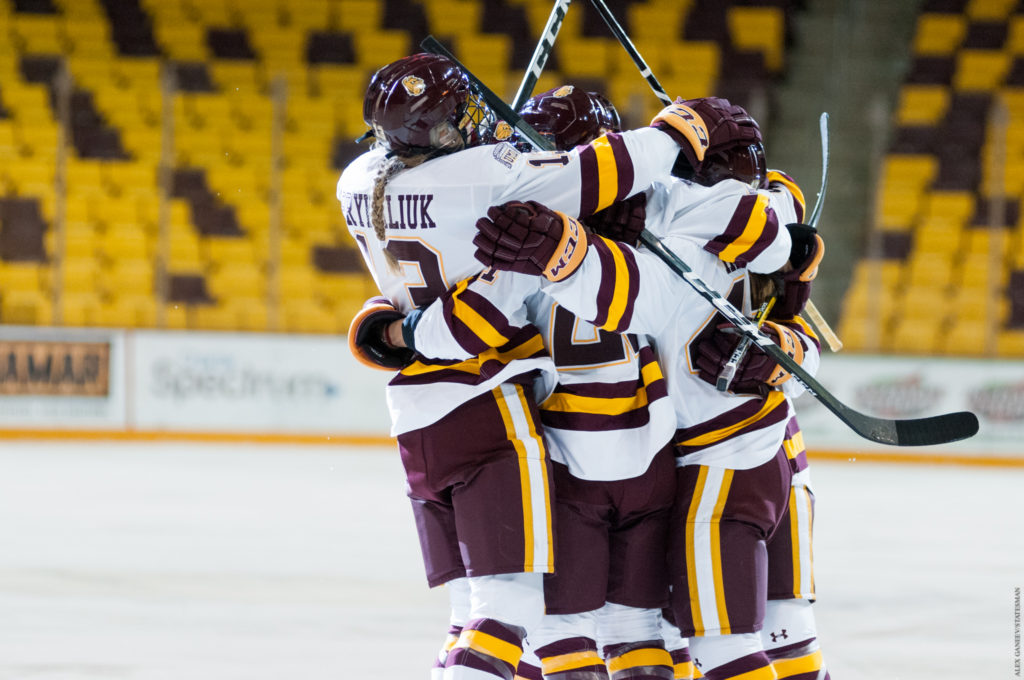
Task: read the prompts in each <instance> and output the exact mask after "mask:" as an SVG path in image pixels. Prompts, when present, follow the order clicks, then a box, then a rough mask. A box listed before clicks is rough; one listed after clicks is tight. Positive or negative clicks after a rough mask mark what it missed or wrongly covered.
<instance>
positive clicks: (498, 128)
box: [494, 120, 512, 142]
mask: <svg viewBox="0 0 1024 680" xmlns="http://www.w3.org/2000/svg"><path fill="white" fill-rule="evenodd" d="M511 136H512V126H511V125H509V124H508V123H506V122H505V121H503V120H499V121H498V124H497V125H495V126H494V138H495V139H497V140H498V141H499V142H504V141H505V140H506V139H508V138H509V137H511Z"/></svg>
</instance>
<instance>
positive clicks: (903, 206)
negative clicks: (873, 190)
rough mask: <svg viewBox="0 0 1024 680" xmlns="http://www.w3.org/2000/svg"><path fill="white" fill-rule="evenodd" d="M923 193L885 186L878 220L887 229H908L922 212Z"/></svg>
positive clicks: (882, 227) (881, 226) (880, 225)
mask: <svg viewBox="0 0 1024 680" xmlns="http://www.w3.org/2000/svg"><path fill="white" fill-rule="evenodd" d="M921 203H922V201H921V194H920V193H917V192H908V191H906V190H902V189H900V188H897V187H891V186H888V185H887V186H885V187H884V188H883V193H882V195H881V197H880V202H879V206H878V214H877V222H878V225H879V227H880V228H881V229H884V230H887V231H907V230H909V229H910V228H911V227H912V226H913V224H914V220H915V219H916V218H917V216H918V215H919V214H920V210H921Z"/></svg>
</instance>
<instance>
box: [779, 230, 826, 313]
mask: <svg viewBox="0 0 1024 680" xmlns="http://www.w3.org/2000/svg"><path fill="white" fill-rule="evenodd" d="M786 228H787V229H788V230H789V235H790V238H791V239H792V241H793V247H792V249H791V250H790V254H789V264H790V267H791V269H790V270H789V271H787V272H784V273H782V274H781V275H779V276H778V281H779V284H781V285H779V288H780V289H781V290H782V295H781V296H780V297H779V299H778V301H776V303H775V306H774V307H773V308H772V311H771V314H769V315H768V318H770V319H780V320H787V319H792V318H793V317H794V316H796V315H798V314H800V312H802V311H803V310H804V306H805V305H806V304H807V300H809V299H810V297H811V282H812V281H814V277H816V276H817V275H818V265H819V264H821V258H822V257H823V256H824V255H825V242H824V241H823V240H822V238H821V236H820V235H819V234H818V231H817V230H816V229H815V228H814V227H812V226H810V225H808V224H787V225H786Z"/></svg>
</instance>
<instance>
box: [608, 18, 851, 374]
mask: <svg viewBox="0 0 1024 680" xmlns="http://www.w3.org/2000/svg"><path fill="white" fill-rule="evenodd" d="M590 4H592V5H593V6H594V8H595V9H596V10H597V11H598V13H599V14H600V15H601V18H602V19H604V23H605V24H606V25H607V26H608V29H609V30H610V31H611V32H612V35H614V36H615V39H616V40H618V41H619V44H620V45H622V47H623V49H625V50H626V53H627V54H628V55H629V57H630V58H631V59H632V60H633V63H634V64H636V67H637V69H639V70H640V75H642V76H643V77H644V78H645V79H646V80H647V83H648V84H649V85H650V86H651V89H652V90H653V91H654V94H655V95H656V96H657V97H658V99H660V100H661V101H662V103H664V104H671V103H672V98H671V97H670V96H669V94H668V92H666V91H665V88H664V87H662V85H661V83H660V82H658V79H657V78H656V77H655V76H654V74H653V73H652V72H651V67H650V66H649V65H648V64H647V62H646V61H645V60H644V58H643V56H642V55H641V54H640V52H639V50H637V49H636V45H634V44H633V41H632V40H630V39H629V36H628V35H626V31H625V30H624V29H623V28H622V24H620V23H619V20H618V19H616V18H615V15H614V14H612V12H611V10H610V9H608V5H607V4H605V2H604V0H590ZM819 127H820V128H821V152H822V169H821V190H820V191H819V192H818V199H817V202H816V203H815V205H814V210H813V211H812V213H811V218H810V221H809V224H810V225H811V226H812V227H817V224H818V218H819V217H820V216H821V207H822V203H823V199H824V198H825V190H826V189H827V188H828V114H827V113H823V114H821V120H820V126H819ZM804 311H805V312H806V313H807V318H808V320H809V321H810V322H811V324H812V325H813V326H814V328H815V329H816V330H817V331H818V334H819V335H821V336H822V337H823V338H824V339H825V342H826V343H827V344H828V347H829V349H831V350H832V351H833V352H838V351H839V350H840V349H842V347H843V343H842V342H841V341H840V340H839V336H838V335H836V333H835V331H833V330H832V327H831V326H829V325H828V322H827V321H825V317H823V316H822V315H821V312H820V311H818V308H817V307H816V306H815V305H814V302H813V301H811V300H808V301H807V304H806V305H805V307H804ZM748 347H749V344H747V343H743V342H741V343H740V344H739V345H738V346H737V347H736V349H735V351H734V353H733V357H732V358H730V361H729V363H733V361H732V359H733V358H734V359H735V360H736V361H735V363H734V364H733V369H732V370H733V372H735V370H736V369H735V367H736V365H738V364H739V362H740V361H741V360H742V359H743V355H744V354H746V352H747V349H748ZM728 365H729V364H727V365H726V368H728ZM724 372H725V370H723V373H724ZM728 384H729V380H725V381H724V382H723V380H722V376H721V375H720V376H719V379H718V381H717V385H718V389H720V390H723V391H724V390H725V389H727V388H728Z"/></svg>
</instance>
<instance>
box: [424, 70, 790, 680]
mask: <svg viewBox="0 0 1024 680" xmlns="http://www.w3.org/2000/svg"><path fill="white" fill-rule="evenodd" d="M552 92H558V90H556V91H552ZM545 95H548V96H550V95H551V93H545ZM563 97H564V98H562V99H560V98H558V97H551V101H552V102H554V103H555V104H556V105H559V108H560V110H563V111H570V110H571V109H572V105H573V102H572V101H571V99H570V98H569V97H566V96H565V95H563ZM712 102H714V104H715V105H716V106H718V107H720V109H721V110H728V108H729V107H728V103H727V102H724V103H722V102H721V100H709V101H706V102H703V103H702V105H703V106H711V105H712ZM739 112H740V113H742V116H741V115H739V114H737V113H734V115H732V116H728V117H725V116H720V117H719V119H718V120H716V122H720V121H721V120H724V119H725V118H728V119H729V121H730V124H735V122H736V121H737V120H741V121H745V122H746V125H748V126H750V128H751V129H753V130H755V131H756V124H754V123H753V121H751V120H750V119H749V117H746V116H745V112H742V110H739ZM707 118H708V116H707V115H705V119H707ZM531 122H533V123H534V124H535V125H537V127H538V129H540V130H542V131H545V132H550V130H552V129H558V130H564V131H566V132H568V133H570V135H571V133H572V132H574V129H573V127H572V126H565V125H563V126H562V127H556V126H555V125H554V124H555V123H558V122H559V121H557V120H555V121H549V120H545V119H543V118H541V119H539V120H532V121H531ZM752 142H753V143H752ZM740 148H742V149H744V150H747V149H748V148H753V149H754V150H756V151H758V152H760V142H759V135H758V136H756V137H753V138H747V139H746V140H745V143H744V144H742V145H740ZM712 150H714V147H712ZM709 153H710V151H709ZM742 155H743V154H742V153H737V154H736V156H737V157H740V156H742ZM752 158H754V159H755V160H756V159H758V158H759V159H760V164H757V163H753V165H752V167H754V168H755V169H757V174H754V175H752V176H750V177H747V178H745V179H746V182H748V183H750V182H753V183H755V184H756V183H757V182H758V180H759V178H760V177H761V176H763V175H764V168H763V154H760V155H759V156H757V155H755V156H752ZM781 184H783V185H785V182H782V183H781ZM794 191H796V192H798V190H796V189H795V185H794ZM730 192H731V196H732V201H733V202H732V204H731V205H732V209H731V211H729V212H724V213H723V212H722V210H723V207H725V205H729V204H728V198H727V197H728V196H729V195H730ZM686 193H687V194H688V195H689V197H690V200H691V201H693V202H696V201H697V198H696V197H697V196H698V195H702V200H703V201H704V202H705V206H704V208H703V209H704V216H705V218H707V216H708V214H714V213H717V217H718V222H715V223H714V229H711V227H712V224H711V223H708V222H705V223H704V224H703V227H704V229H705V231H707V230H709V229H710V230H711V231H709V232H708V234H707V235H706V238H711V239H712V243H710V244H709V245H708V249H709V250H713V251H714V252H718V253H719V254H721V255H722V256H723V257H729V258H731V259H732V261H734V262H736V261H738V262H740V263H750V262H758V263H759V262H761V261H762V260H763V261H765V262H764V264H763V265H762V266H764V267H768V268H769V269H774V268H775V267H776V266H778V263H780V262H782V261H784V259H785V257H786V256H788V254H789V240H788V234H787V233H786V232H785V231H782V232H781V233H780V232H779V231H778V222H777V219H776V218H775V216H774V211H773V210H772V209H771V208H770V207H769V206H768V203H769V202H770V201H772V200H775V201H777V202H779V203H780V205H781V207H782V209H783V211H784V214H786V212H785V211H787V210H788V212H789V213H792V212H793V210H794V209H795V206H800V205H801V203H800V200H802V199H799V200H798V199H795V198H794V197H793V196H792V195H791V194H790V193H789V192H788V190H787V189H784V188H781V187H780V188H778V189H777V191H776V192H774V193H775V194H777V195H773V192H766V193H764V194H756V193H754V192H752V191H751V190H750V189H749V186H744V184H742V183H739V182H735V181H734V182H732V183H731V186H724V185H723V186H722V187H719V188H718V189H717V190H715V191H708V190H704V189H700V188H694V190H692V191H688V192H686ZM752 196H757V197H758V198H757V200H747V199H749V198H751V197H752ZM761 199H764V202H763V203H759V201H760V200H761ZM689 210H691V212H692V215H700V214H701V211H700V210H697V209H695V208H694V207H693V206H692V205H691V206H690V207H689ZM793 217H794V218H795V215H794V216H793ZM626 221H627V222H629V221H630V220H626ZM613 224H614V221H613ZM642 226H643V222H642V220H641V222H640V227H642ZM723 226H724V227H726V228H725V230H724V231H722V228H723ZM737 228H739V234H730V230H732V231H735V230H736V229H737ZM738 235H740V236H742V237H743V238H737V236H738ZM634 236H635V234H634ZM780 236H781V238H779V237H780ZM776 241H778V243H775V242H776ZM780 243H781V246H782V247H781V248H780V247H779V244H780ZM771 262H774V264H771ZM515 280H516V279H514V278H509V277H504V278H502V277H501V276H500V275H499V276H498V277H495V280H493V281H490V282H488V283H487V284H486V285H480V284H478V283H476V282H469V283H468V284H467V286H468V288H473V287H476V288H477V289H478V293H474V295H478V294H487V293H492V294H497V295H502V288H503V285H504V287H505V290H504V291H503V293H504V295H505V297H506V298H512V299H514V297H515V295H514V294H513V293H511V292H510V289H511V288H514V287H515ZM463 290H466V289H465V288H464V287H463V286H462V285H461V284H460V286H459V289H458V290H457V291H456V292H455V294H454V296H453V297H455V298H458V297H460V295H462V293H461V291H463ZM491 297H492V299H493V295H492V296H491ZM542 300H543V298H542ZM529 306H530V307H540V308H541V309H544V307H545V305H544V304H538V303H537V302H533V303H531V304H530V305H529ZM547 306H550V303H548V304H547ZM455 307H456V305H454V304H452V303H451V301H449V300H446V301H445V303H444V305H441V306H439V305H434V306H433V308H432V309H431V310H427V312H426V313H424V314H423V316H422V317H421V318H419V319H416V317H415V315H414V317H413V318H414V319H415V322H414V323H415V324H416V338H417V339H416V342H417V343H418V344H417V348H418V349H420V350H421V351H426V352H427V353H428V354H429V353H431V352H440V353H443V352H444V351H445V347H444V345H443V344H437V343H436V342H435V339H434V338H431V337H429V336H428V337H426V338H422V341H421V335H422V334H423V333H424V332H426V328H428V327H430V326H431V325H432V324H431V322H432V321H433V319H432V317H431V315H432V312H434V311H435V310H441V309H443V310H445V311H444V313H445V314H449V315H450V316H454V318H447V319H446V323H447V325H448V326H449V327H450V328H451V329H452V330H457V329H458V328H459V326H460V322H459V315H458V314H454V315H451V314H450V312H451V310H452V309H454V308H455ZM434 315H435V316H436V313H435V314H434ZM535 315H536V313H535V312H534V316H535ZM534 320H535V321H536V319H534ZM576 323H577V324H578V323H579V322H576ZM461 325H462V326H465V325H466V324H461ZM538 325H540V326H542V327H543V326H544V325H548V324H543V323H538ZM464 333H465V331H464V330H463V334H464ZM546 339H547V344H548V346H549V348H551V349H552V351H554V349H555V348H556V347H557V346H558V344H557V339H553V338H552V337H551V335H548V337H547V338H546ZM463 342H465V340H463ZM475 349H476V347H473V346H471V347H469V348H468V351H470V352H472V351H475ZM453 356H455V355H453ZM562 375H563V376H564V375H565V373H563V374H562ZM569 375H571V374H569ZM546 406H547V402H545V403H544V404H542V405H541V412H542V414H543V413H544V412H545V407H546ZM559 406H561V404H559ZM562 415H564V414H562ZM548 432H549V435H551V438H552V440H558V439H559V437H558V436H555V435H554V434H553V433H554V432H555V430H553V429H551V428H550V427H549V429H548ZM566 439H568V440H570V441H571V438H570V437H567V438H566ZM605 444H606V445H611V444H613V442H612V441H610V440H609V441H606V442H605ZM597 445H598V446H600V444H599V443H598V444H597ZM581 451H582V452H583V453H582V454H581V453H580V452H581ZM609 453H612V454H614V455H616V456H618V457H620V458H622V459H623V460H624V461H625V460H628V456H627V455H626V454H625V452H623V451H622V450H621V449H616V448H614V446H611V447H610V449H609ZM565 455H567V456H571V457H573V458H575V459H577V460H579V459H582V461H583V462H582V463H581V464H582V465H583V468H584V470H585V469H586V465H585V461H586V458H584V455H586V456H591V457H597V458H598V459H600V454H599V453H597V452H596V451H595V450H594V447H593V446H591V447H581V448H580V449H579V450H578V451H577V450H576V447H573V446H571V445H570V446H568V447H566V454H565ZM574 472H575V471H574ZM567 484H573V481H572V476H570V479H569V481H568V482H567ZM577 485H578V486H579V484H578V483H577ZM594 486H596V488H601V485H600V484H597V485H594ZM604 486H605V487H608V486H611V485H610V484H607V483H606V484H605V485H604ZM559 488H560V489H561V488H562V487H559ZM573 491H578V489H573ZM560 495H561V494H560ZM567 502H577V503H578V502H579V501H578V500H574V499H571V498H570V499H569V500H567ZM571 519H572V518H571V516H570V517H569V520H570V522H571ZM563 526H564V525H563ZM560 531H561V529H560ZM591 542H593V543H599V541H597V540H596V539H593V540H592V541H591ZM648 547H649V546H648ZM650 554H651V555H660V554H661V552H660V551H657V552H652V553H650ZM647 559H648V561H649V560H650V558H647ZM636 562H637V561H636V560H633V563H634V564H635V563H636ZM592 566H593V564H592V561H590V562H584V561H583V560H576V561H573V560H569V559H567V560H566V563H565V565H564V566H563V567H562V568H556V573H555V576H554V578H553V579H549V584H550V583H555V582H558V581H559V579H561V578H562V576H563V571H564V574H567V575H570V576H572V577H573V580H575V581H580V580H584V579H585V578H586V576H585V574H586V572H587V569H586V567H589V568H590V569H589V570H590V571H592ZM581 568H583V570H584V575H582V576H581V575H579V574H578V570H579V569H581ZM548 591H549V593H550V592H556V593H557V591H558V589H557V588H549V589H548ZM609 599H612V600H613V601H614V599H613V598H609ZM574 604H577V605H578V604H579V602H578V601H577V602H575V603H574ZM550 608H551V607H550V603H549V609H550ZM609 608H610V609H611V610H613V611H611V612H607V611H606V614H609V615H608V616H607V617H606V620H607V621H608V622H609V623H608V625H607V626H606V632H605V635H606V639H607V640H609V641H616V640H618V639H621V636H623V635H625V636H626V639H627V640H636V639H639V638H643V639H644V640H645V643H644V645H643V647H640V646H636V645H635V643H634V645H630V644H626V645H621V644H619V645H616V644H613V645H609V647H608V648H606V652H607V654H606V655H607V656H609V657H610V658H609V668H611V669H612V671H613V677H615V676H616V674H617V673H618V674H621V675H622V677H632V676H633V675H634V674H635V673H636V672H637V671H638V670H640V669H638V666H643V669H642V670H643V672H646V673H648V674H649V675H650V677H672V675H671V670H670V668H669V666H670V665H671V662H670V661H669V660H668V659H667V658H661V657H656V656H655V655H654V654H652V652H651V650H653V649H655V647H654V645H652V644H651V643H650V642H649V641H646V639H647V638H649V637H657V636H659V633H658V630H657V616H656V614H657V612H654V614H655V616H650V613H647V614H643V612H640V611H632V610H631V609H630V608H622V607H617V606H616V605H609ZM577 611H579V609H578V608H577ZM546 621H547V622H548V625H546V626H544V627H542V629H541V630H543V631H544V632H543V633H541V634H534V633H531V641H533V640H536V639H537V638H541V639H542V641H544V642H546V640H545V639H543V638H544V637H545V636H546V635H548V634H549V632H555V633H556V635H555V637H557V635H558V634H561V635H562V636H564V635H565V631H572V630H574V629H575V630H577V631H580V630H586V629H585V628H583V627H582V626H581V623H580V619H579V617H578V616H577V617H548V618H547V619H546ZM559 624H560V625H559ZM638 626H639V627H640V630H642V631H643V632H644V634H643V635H640V636H637V629H638ZM645 626H646V627H645ZM552 628H553V629H554V630H553V631H552V630H551V629H552ZM652 630H653V632H652ZM616 636H619V637H616ZM576 639H578V638H569V640H576ZM591 644H592V643H591ZM552 649H553V650H556V651H559V652H560V655H559V657H556V658H552V659H551V660H550V661H548V662H547V663H545V671H546V672H545V675H548V674H549V672H550V674H551V676H552V677H587V678H591V677H599V676H598V675H597V674H596V673H597V670H596V669H594V668H592V667H590V666H587V665H586V664H583V662H582V661H581V659H582V657H583V655H584V654H585V652H583V651H578V650H576V651H574V650H571V649H567V648H564V647H561V648H560V647H558V646H552ZM540 652H541V653H540V655H541V657H542V658H544V657H545V654H544V646H542V649H541V650H540ZM569 654H572V656H567V655H569ZM662 654H664V653H663V652H662ZM655 658H657V659H658V661H657V663H656V664H655V663H653V662H652V660H653V659H655ZM686 660H687V659H686V658H685V657H683V658H681V659H679V663H680V665H681V666H682V665H685V662H686ZM560 661H561V663H563V664H564V663H569V662H570V661H571V662H572V663H574V664H578V665H576V666H574V667H573V668H572V669H563V668H560V667H559V665H558V664H559V662H560ZM584 670H586V671H587V672H589V673H590V674H587V675H581V674H580V673H583V672H584ZM574 673H575V674H574ZM524 677H525V676H524Z"/></svg>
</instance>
